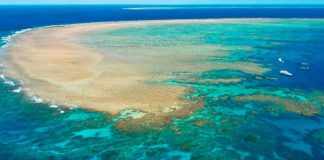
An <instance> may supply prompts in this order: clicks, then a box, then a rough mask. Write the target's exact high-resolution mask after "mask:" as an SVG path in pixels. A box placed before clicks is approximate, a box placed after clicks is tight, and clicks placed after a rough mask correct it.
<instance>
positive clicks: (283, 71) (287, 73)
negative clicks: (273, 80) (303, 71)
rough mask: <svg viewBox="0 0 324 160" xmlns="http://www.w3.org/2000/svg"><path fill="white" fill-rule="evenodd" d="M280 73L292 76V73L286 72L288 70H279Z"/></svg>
mask: <svg viewBox="0 0 324 160" xmlns="http://www.w3.org/2000/svg"><path fill="white" fill-rule="evenodd" d="M280 74H282V75H286V76H293V74H292V73H290V72H288V71H286V70H281V71H280Z"/></svg>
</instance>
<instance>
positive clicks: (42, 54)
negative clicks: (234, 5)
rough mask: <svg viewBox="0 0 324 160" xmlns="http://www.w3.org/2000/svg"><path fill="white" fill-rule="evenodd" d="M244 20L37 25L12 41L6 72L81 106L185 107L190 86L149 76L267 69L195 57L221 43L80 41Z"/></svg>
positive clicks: (36, 91) (41, 92)
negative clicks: (139, 29)
mask: <svg viewBox="0 0 324 160" xmlns="http://www.w3.org/2000/svg"><path fill="white" fill-rule="evenodd" d="M240 21H244V19H241V20H174V21H140V22H116V23H94V24H77V25H66V26H57V27H55V26H54V27H47V28H40V29H34V30H31V31H28V32H26V33H24V34H21V35H19V36H16V37H14V40H13V41H14V43H13V44H12V45H11V46H10V48H9V49H8V51H7V53H8V54H7V59H6V62H5V63H6V66H7V73H8V75H11V76H12V77H15V78H17V79H19V80H22V81H23V82H24V87H25V88H28V89H30V92H32V94H33V95H36V96H38V97H41V98H42V99H44V100H46V101H48V102H51V103H55V104H60V105H65V106H81V107H84V108H88V109H92V110H96V111H106V112H108V113H111V114H117V113H119V112H120V111H123V110H126V109H137V110H141V111H144V112H148V113H159V112H161V110H162V108H182V107H184V106H190V105H191V103H190V102H188V101H186V100H184V98H183V96H184V94H185V93H186V92H187V90H188V89H189V88H188V87H184V86H175V85H157V84H146V82H156V81H163V80H166V79H170V78H172V77H173V76H170V73H173V72H193V71H206V70H210V69H213V68H218V69H239V70H242V71H243V72H247V73H252V74H253V73H255V74H262V73H263V72H265V71H266V70H267V69H263V68H261V67H259V66H258V64H253V63H246V62H241V63H239V62H238V63H225V62H220V63H213V62H209V63H201V62H194V60H199V59H203V58H207V57H208V56H217V54H219V55H218V56H219V57H221V56H224V55H223V54H224V53H221V52H220V53H217V51H215V49H216V48H218V46H210V45H195V44H187V46H179V44H176V45H175V47H170V46H157V47H156V46H154V45H152V46H151V47H152V48H150V49H148V48H143V47H136V48H131V46H130V47H124V48H122V49H124V50H128V51H125V52H123V53H119V52H122V51H120V50H116V49H115V48H113V47H112V48H106V49H105V51H102V50H100V47H98V46H92V47H89V45H88V46H87V45H84V44H82V43H81V42H82V41H87V42H89V43H96V44H97V45H104V44H107V43H109V44H111V45H114V44H115V43H117V42H97V41H100V40H105V39H104V38H97V37H91V35H92V36H93V35H96V34H98V33H100V32H103V31H106V32H107V31H114V30H116V29H119V28H127V27H136V26H147V27H149V26H156V25H161V24H187V23H223V22H227V23H233V22H240ZM90 33H91V35H90ZM85 34H88V36H85ZM103 35H104V34H103ZM108 37H111V38H114V37H116V36H109V35H108ZM118 38H120V39H119V40H118V41H123V40H127V41H130V42H131V41H133V43H140V42H139V41H138V40H136V39H134V37H126V36H120V37H118ZM135 38H136V37H135ZM132 39H134V40H132ZM170 43H171V42H170ZM148 47H150V46H148ZM184 48H185V49H184ZM174 51H175V52H174ZM128 53H129V54H128ZM242 66H244V67H242ZM224 82H225V81H224Z"/></svg>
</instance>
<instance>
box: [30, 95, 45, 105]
mask: <svg viewBox="0 0 324 160" xmlns="http://www.w3.org/2000/svg"><path fill="white" fill-rule="evenodd" d="M32 99H33V101H34V102H35V103H42V102H44V100H43V99H42V98H39V97H36V96H32Z"/></svg>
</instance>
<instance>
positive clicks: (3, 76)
mask: <svg viewBox="0 0 324 160" xmlns="http://www.w3.org/2000/svg"><path fill="white" fill-rule="evenodd" d="M0 79H2V80H3V83H4V84H7V85H10V86H14V85H15V83H14V82H13V81H9V80H7V78H6V76H5V75H3V74H1V75H0Z"/></svg>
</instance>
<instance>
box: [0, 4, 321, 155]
mask: <svg viewBox="0 0 324 160" xmlns="http://www.w3.org/2000/svg"><path fill="white" fill-rule="evenodd" d="M148 7H151V8H148ZM152 7H153V8H152ZM158 7H161V6H140V5H123V6H120V5H113V6H98V5H93V6H0V37H4V36H7V35H10V34H12V33H13V32H15V31H18V30H21V29H26V28H31V27H39V26H47V25H58V24H71V23H83V22H98V21H124V20H151V19H152V20H153V19H192V18H324V6H266V5H263V6H260V5H259V6H255V5H250V6H248V5H246V6H235V5H232V6H226V5H222V6H203V5H201V6H162V7H164V8H158ZM177 7H185V8H177ZM190 7H191V8H190ZM129 8H130V9H129ZM134 8H135V9H134ZM136 8H137V9H136ZM138 8H140V9H138ZM295 23H297V24H296V26H298V25H300V26H303V24H298V22H295ZM310 24H316V22H314V23H310ZM321 24H323V23H318V24H317V26H316V25H314V26H306V27H301V28H293V27H292V28H289V27H287V28H285V26H280V25H279V26H277V27H273V28H276V29H278V30H279V31H280V33H279V32H277V31H276V30H272V29H271V30H267V31H263V30H262V28H258V27H255V28H253V27H251V26H250V27H249V26H244V25H240V26H239V27H241V28H240V30H238V29H237V30H235V32H234V33H235V34H230V33H229V31H230V28H226V27H221V28H220V29H224V28H225V29H224V31H226V32H224V34H223V35H222V37H223V38H227V39H228V40H229V41H226V42H225V41H224V42H222V44H223V45H228V46H231V45H232V46H240V45H243V46H244V45H248V46H253V47H254V48H257V50H252V51H249V52H251V53H249V54H250V55H252V57H249V58H251V59H257V60H260V61H261V62H263V63H265V64H266V63H272V64H275V65H274V66H273V67H271V68H272V69H273V71H272V72H270V73H267V76H271V77H276V78H279V81H276V82H273V81H262V82H259V81H257V80H255V77H254V76H251V75H246V74H244V73H242V72H237V71H232V70H231V71H228V70H224V71H217V72H216V71H209V72H205V73H201V77H202V78H204V77H208V78H210V77H212V78H213V77H222V76H224V77H225V78H226V76H227V77H230V76H233V77H235V76H244V77H245V78H246V79H247V80H248V81H247V82H243V83H242V84H241V85H236V84H229V85H214V86H213V85H205V84H195V83H192V84H185V85H192V86H195V87H196V88H197V90H196V91H195V93H193V94H196V95H198V96H199V95H201V96H202V97H204V101H205V107H206V108H205V109H203V110H199V111H197V112H195V113H194V114H193V115H192V116H191V117H188V118H186V119H176V120H175V121H174V123H172V124H171V126H166V127H165V130H163V131H161V132H160V131H154V130H153V131H149V132H145V133H122V132H120V131H119V130H116V129H115V128H114V127H113V125H114V122H115V121H118V118H116V117H109V116H107V115H105V114H104V113H100V112H99V113H98V112H89V111H85V110H82V109H71V110H70V109H65V108H60V107H58V108H50V107H49V105H48V104H46V103H35V102H34V101H32V100H30V98H27V97H26V96H24V95H23V94H21V93H19V94H17V93H14V92H12V91H13V90H14V89H17V87H19V83H16V84H15V85H13V86H11V85H8V84H6V81H5V80H4V79H1V80H0V81H1V83H0V159H162V158H164V159H184V160H186V159H240V158H241V159H244V158H245V159H280V158H282V159H323V157H324V130H323V128H324V124H323V123H324V118H323V111H322V109H321V110H320V115H318V116H313V117H312V116H311V117H307V116H302V115H300V114H295V113H290V112H288V113H287V112H285V111H283V110H282V109H272V110H271V108H270V109H269V108H267V107H269V106H268V105H269V104H268V103H263V102H250V101H246V102H245V101H244V102H237V101H234V100H232V99H226V98H224V99H220V100H218V101H216V100H215V98H216V97H217V98H218V97H222V96H220V95H222V94H223V97H226V96H231V95H236V94H242V95H244V94H248V93H249V92H260V93H263V94H268V92H269V91H273V92H276V93H275V94H277V95H279V96H287V95H290V96H294V95H298V96H301V97H307V98H309V97H310V98H313V95H309V96H308V95H307V93H311V92H307V90H311V91H312V90H313V89H316V90H317V91H323V86H324V84H323V83H324V76H321V75H322V74H323V73H324V67H322V64H323V60H324V54H323V50H324V48H323V45H322V44H323V43H324V35H323V33H324V32H323V31H324V27H322V26H320V25H321ZM275 25H276V24H274V26H275ZM286 25H287V24H286ZM234 27H235V26H234ZM244 27H247V28H244ZM268 28H269V27H268ZM227 29H228V30H227ZM240 31H242V32H240ZM261 32H262V34H261ZM286 32H287V33H290V34H289V35H287V36H285V33H286ZM293 33H298V34H296V35H303V37H295V38H294V39H292V38H291V37H293V36H294V34H293ZM217 34H222V33H221V32H217ZM253 34H257V35H258V36H259V37H257V40H259V41H256V40H255V39H254V37H253V36H251V37H248V36H249V35H253ZM238 35H240V36H238ZM260 35H262V36H264V37H267V38H268V39H262V37H260ZM276 35H277V36H276ZM215 37H216V38H217V36H214V37H213V36H212V37H210V43H217V39H214V38H215ZM236 37H248V38H246V39H245V40H244V41H242V40H240V39H237V38H236ZM269 37H270V38H269ZM284 37H288V38H289V39H284ZM208 38H209V37H207V40H206V41H207V42H208V40H209V39H208ZM227 42H228V43H227ZM273 42H280V43H283V44H284V45H279V46H277V47H274V46H275V45H274V46H272V47H271V48H267V47H269V46H271V45H269V44H270V43H273ZM4 43H5V42H4V41H1V42H0V45H3V44H4ZM238 48H239V47H238ZM231 52H233V53H235V52H240V50H239V49H237V50H234V51H231ZM244 52H245V51H244ZM246 52H248V51H246ZM259 53H260V54H259ZM233 55H234V56H232V57H230V58H233V59H240V58H241V59H244V58H245V56H244V55H242V54H237V55H238V56H235V55H236V54H233ZM264 55H266V56H264ZM253 56H254V57H253ZM279 56H280V57H282V58H283V59H284V60H285V61H286V63H284V64H281V63H279V62H278V61H277V58H278V57H279ZM264 57H267V59H265V58H264ZM229 60H230V59H229ZM302 62H307V63H309V67H310V69H309V70H307V71H306V70H305V72H303V71H302V70H300V67H302V66H301V63H302ZM282 68H285V69H287V70H289V71H292V72H294V73H298V74H296V75H294V77H291V78H288V77H283V76H280V75H279V74H278V71H279V70H280V69H282ZM310 79H311V81H310ZM14 82H16V81H14ZM170 83H174V82H170ZM177 83H179V82H177ZM289 89H291V91H290V90H289ZM304 94H306V95H304ZM316 103H320V102H318V101H316ZM321 105H322V104H319V106H320V107H322V106H321ZM62 110H64V111H65V113H64V114H61V113H60V112H61V111H62ZM269 110H270V111H269ZM269 112H271V113H269ZM196 120H204V121H207V122H208V124H210V125H206V126H195V125H192V124H193V123H194V122H195V121H196ZM223 122H225V123H223ZM172 127H176V128H178V129H180V130H181V131H182V134H181V135H180V136H179V135H178V133H175V132H174V130H172ZM218 151H221V152H220V153H219V152H218ZM278 157H280V158H278Z"/></svg>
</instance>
